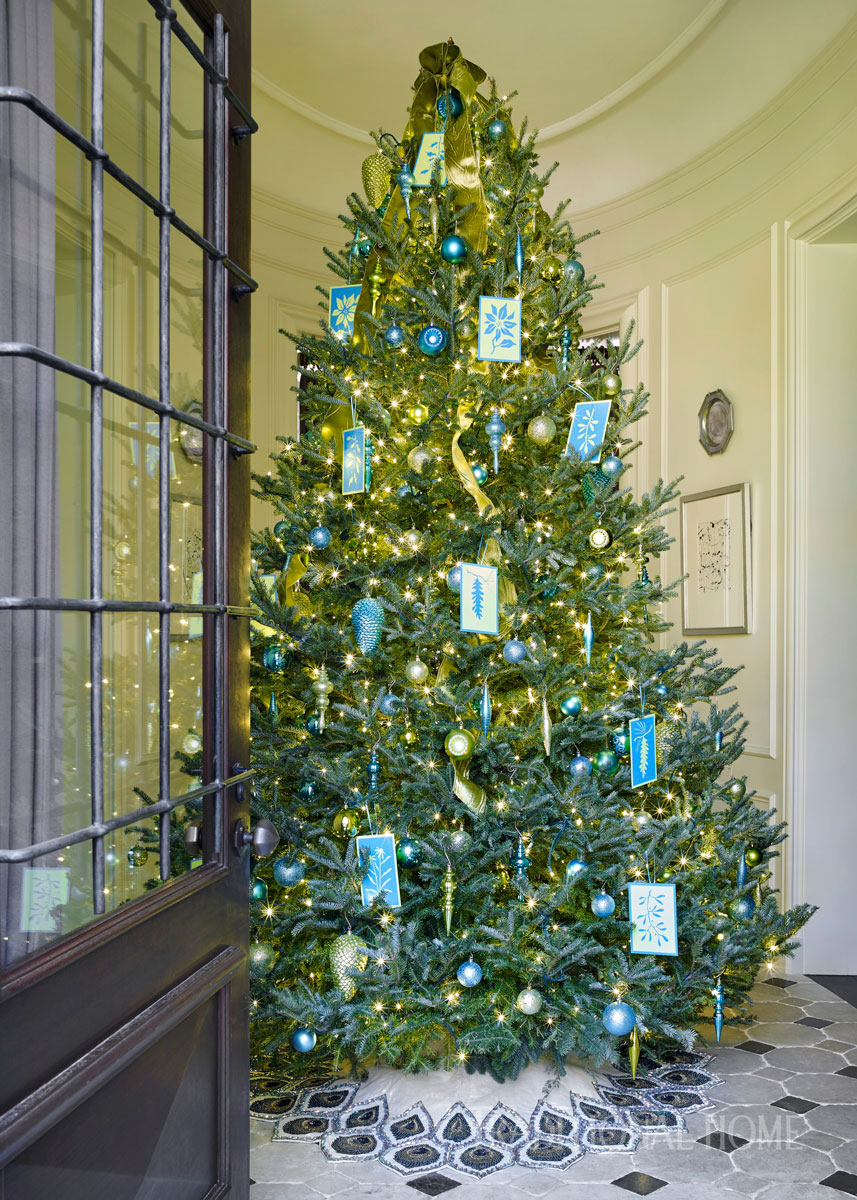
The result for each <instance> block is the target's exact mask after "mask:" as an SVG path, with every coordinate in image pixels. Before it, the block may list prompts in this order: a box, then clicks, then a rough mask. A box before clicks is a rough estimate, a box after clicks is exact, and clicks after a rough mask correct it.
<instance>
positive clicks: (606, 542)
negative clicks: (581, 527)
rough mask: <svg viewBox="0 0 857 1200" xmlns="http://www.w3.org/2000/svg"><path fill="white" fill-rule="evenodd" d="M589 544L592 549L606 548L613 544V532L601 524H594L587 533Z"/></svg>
mask: <svg viewBox="0 0 857 1200" xmlns="http://www.w3.org/2000/svg"><path fill="white" fill-rule="evenodd" d="M589 544H590V546H591V547H592V549H593V550H608V549H609V548H610V547H611V546H612V545H613V534H612V533H611V532H610V530H609V529H605V528H604V526H603V525H596V526H595V528H594V529H593V530H592V532H591V533H590V535H589Z"/></svg>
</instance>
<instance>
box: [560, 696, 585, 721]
mask: <svg viewBox="0 0 857 1200" xmlns="http://www.w3.org/2000/svg"><path fill="white" fill-rule="evenodd" d="M582 708H583V701H582V700H581V698H580V697H579V696H566V697H565V698H564V699H562V700H560V702H559V711H560V712H561V713H562V715H563V716H564V717H576V716H577V714H578V713H579V712H580V711H581V710H582Z"/></svg>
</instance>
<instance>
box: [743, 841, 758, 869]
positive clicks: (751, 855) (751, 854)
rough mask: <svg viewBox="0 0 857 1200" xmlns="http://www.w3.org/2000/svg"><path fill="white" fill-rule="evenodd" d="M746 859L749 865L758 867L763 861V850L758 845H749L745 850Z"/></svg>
mask: <svg viewBox="0 0 857 1200" xmlns="http://www.w3.org/2000/svg"><path fill="white" fill-rule="evenodd" d="M744 861H745V862H746V864H747V866H748V867H756V866H758V865H759V863H760V862H761V861H762V854H761V851H760V850H759V849H758V848H757V847H756V846H748V847H747V849H746V850H745V851H744Z"/></svg>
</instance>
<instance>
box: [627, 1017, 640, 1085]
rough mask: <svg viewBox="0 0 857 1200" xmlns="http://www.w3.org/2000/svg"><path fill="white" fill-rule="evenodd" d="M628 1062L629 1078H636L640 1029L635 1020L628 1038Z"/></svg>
mask: <svg viewBox="0 0 857 1200" xmlns="http://www.w3.org/2000/svg"><path fill="white" fill-rule="evenodd" d="M628 1062H629V1063H630V1064H631V1078H632V1079H636V1078H637V1066H638V1064H639V1062H640V1031H639V1029H638V1028H637V1024H636V1022H635V1023H634V1028H633V1029H632V1030H631V1036H630V1038H629V1039H628Z"/></svg>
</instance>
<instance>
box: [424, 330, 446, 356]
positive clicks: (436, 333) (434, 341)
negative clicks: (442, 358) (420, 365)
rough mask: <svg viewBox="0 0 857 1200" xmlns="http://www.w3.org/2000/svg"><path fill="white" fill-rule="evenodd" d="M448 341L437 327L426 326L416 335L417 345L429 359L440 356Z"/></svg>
mask: <svg viewBox="0 0 857 1200" xmlns="http://www.w3.org/2000/svg"><path fill="white" fill-rule="evenodd" d="M448 340H449V339H448V338H447V336H446V333H445V332H444V331H443V330H442V329H440V328H439V327H438V326H437V325H426V326H425V327H424V328H423V329H421V330H420V331H419V333H418V334H417V345H418V346H419V348H420V350H422V352H423V354H428V356H429V357H430V358H434V356H435V355H436V354H440V352H441V351H442V350H444V349H445V348H446V343H447V342H448Z"/></svg>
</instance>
